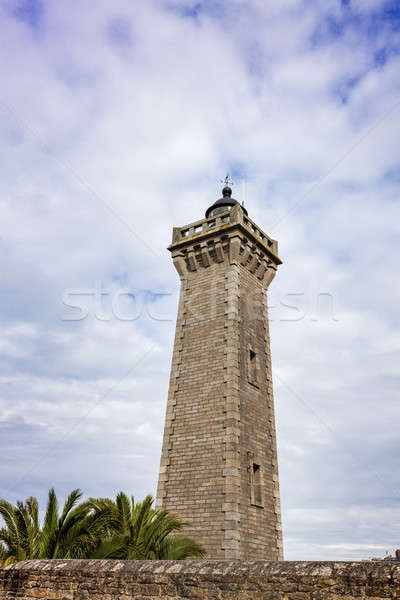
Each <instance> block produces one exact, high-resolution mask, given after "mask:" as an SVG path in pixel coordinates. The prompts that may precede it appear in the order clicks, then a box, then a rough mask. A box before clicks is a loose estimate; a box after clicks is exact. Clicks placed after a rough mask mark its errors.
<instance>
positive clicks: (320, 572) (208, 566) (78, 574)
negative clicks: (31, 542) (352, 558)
mask: <svg viewBox="0 0 400 600" xmlns="http://www.w3.org/2000/svg"><path fill="white" fill-rule="evenodd" d="M399 597H400V564H398V563H393V562H388V561H382V562H373V563H356V562H278V561H277V562H273V561H209V560H204V561H201V560H188V561H117V560H32V561H26V562H21V563H16V564H14V565H12V566H10V567H7V568H6V569H1V568H0V598H1V600H38V599H39V598H41V599H43V600H191V599H193V600H199V599H200V598H201V599H202V600H340V599H342V598H343V600H358V599H360V600H366V599H370V600H388V599H393V600H394V599H398V598H399Z"/></svg>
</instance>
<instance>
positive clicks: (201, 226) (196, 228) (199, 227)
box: [194, 225, 203, 233]
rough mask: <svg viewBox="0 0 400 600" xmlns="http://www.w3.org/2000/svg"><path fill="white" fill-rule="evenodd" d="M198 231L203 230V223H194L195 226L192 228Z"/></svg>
mask: <svg viewBox="0 0 400 600" xmlns="http://www.w3.org/2000/svg"><path fill="white" fill-rule="evenodd" d="M200 231H203V225H196V227H195V228H194V232H195V233H200Z"/></svg>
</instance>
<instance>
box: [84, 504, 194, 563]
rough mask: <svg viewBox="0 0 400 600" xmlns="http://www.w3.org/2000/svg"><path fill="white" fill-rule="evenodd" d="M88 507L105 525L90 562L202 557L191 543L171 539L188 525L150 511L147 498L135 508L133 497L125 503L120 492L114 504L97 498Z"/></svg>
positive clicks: (163, 514)
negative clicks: (93, 559) (117, 559)
mask: <svg viewBox="0 0 400 600" xmlns="http://www.w3.org/2000/svg"><path fill="white" fill-rule="evenodd" d="M89 503H90V505H91V507H92V508H93V510H94V515H95V517H96V516H97V518H98V519H100V520H102V521H104V523H107V524H108V525H107V531H106V535H105V536H104V537H103V539H101V541H100V543H99V544H98V546H97V548H96V549H95V551H94V552H93V553H92V554H91V557H92V558H119V559H129V560H152V559H165V560H183V559H185V558H188V557H190V556H197V557H203V556H205V551H204V549H203V547H202V546H201V545H200V544H199V543H198V542H196V541H195V540H192V539H190V538H187V537H184V536H182V535H171V534H175V533H176V532H178V531H181V530H182V529H183V527H184V526H185V525H188V523H185V522H183V521H179V520H178V519H177V517H175V515H173V514H172V513H170V512H169V511H167V510H155V509H154V508H152V505H153V498H152V497H151V496H147V497H146V498H145V499H144V500H143V502H137V503H136V504H135V500H134V497H133V496H131V498H130V499H129V498H128V496H126V495H125V494H124V493H123V492H120V493H119V494H118V495H117V497H116V499H115V501H112V500H110V499H109V498H98V499H91V500H89Z"/></svg>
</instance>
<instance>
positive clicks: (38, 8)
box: [12, 0, 44, 27]
mask: <svg viewBox="0 0 400 600" xmlns="http://www.w3.org/2000/svg"><path fill="white" fill-rule="evenodd" d="M15 4H16V5H15V7H14V9H13V11H12V13H13V15H14V16H15V17H16V18H17V19H19V20H20V21H24V22H25V23H28V25H31V27H38V26H39V25H40V23H41V21H42V18H43V15H44V3H43V0H18V2H16V3H15Z"/></svg>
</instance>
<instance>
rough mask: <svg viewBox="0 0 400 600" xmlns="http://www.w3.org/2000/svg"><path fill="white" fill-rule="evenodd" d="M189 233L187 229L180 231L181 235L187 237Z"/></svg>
mask: <svg viewBox="0 0 400 600" xmlns="http://www.w3.org/2000/svg"><path fill="white" fill-rule="evenodd" d="M188 235H189V229H185V230H184V231H182V237H187V236H188Z"/></svg>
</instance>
